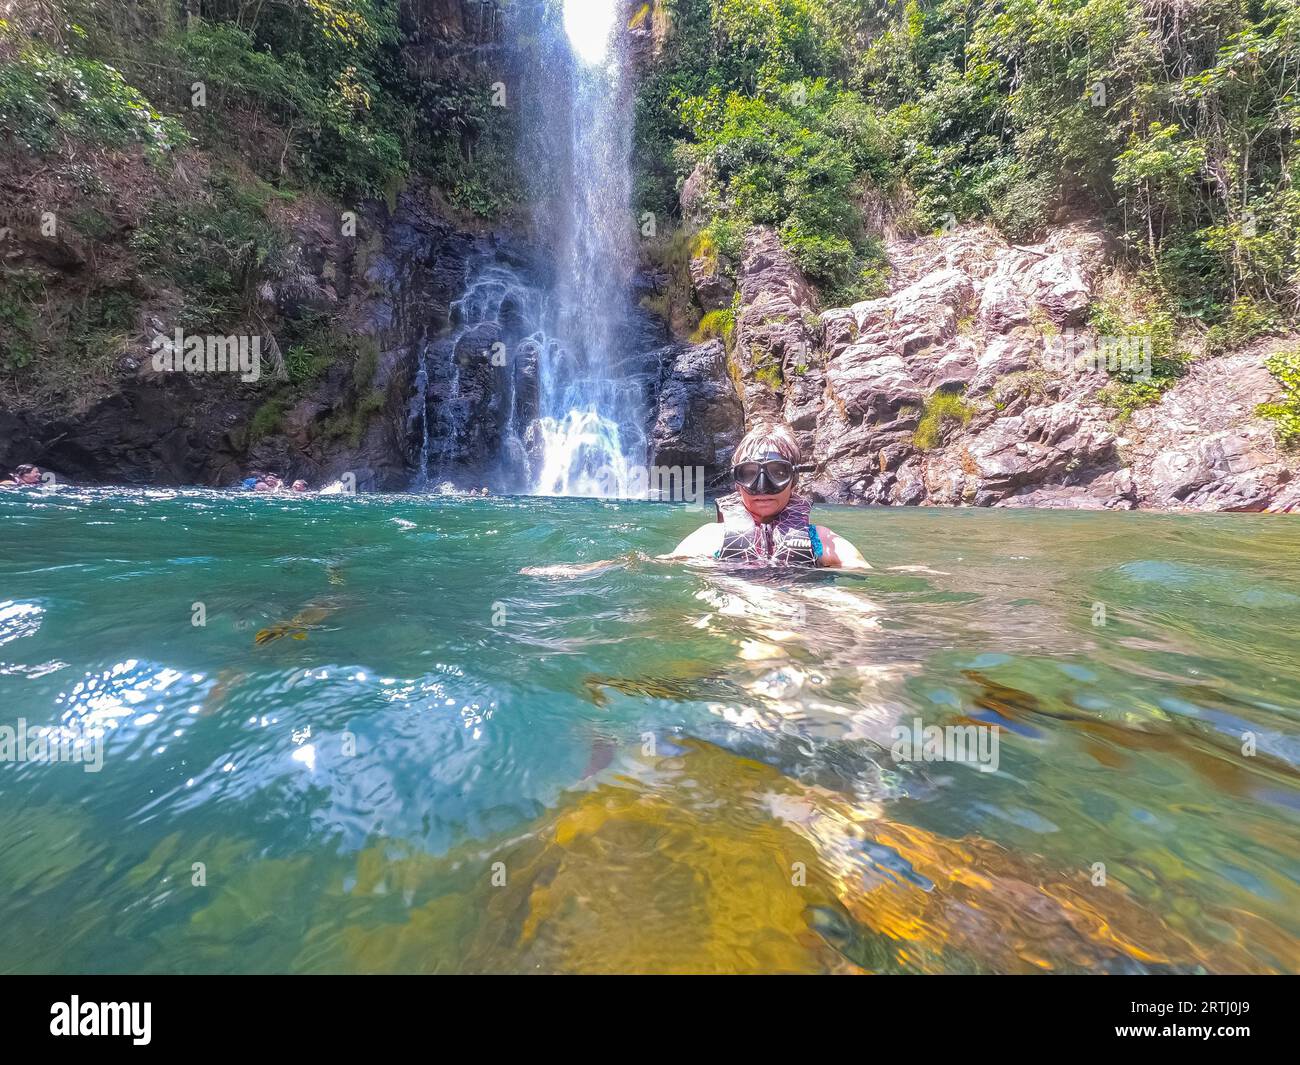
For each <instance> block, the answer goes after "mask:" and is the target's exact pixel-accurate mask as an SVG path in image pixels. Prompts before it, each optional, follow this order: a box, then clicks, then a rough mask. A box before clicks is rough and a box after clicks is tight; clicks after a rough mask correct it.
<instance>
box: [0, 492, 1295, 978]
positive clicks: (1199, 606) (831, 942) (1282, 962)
mask: <svg viewBox="0 0 1300 1065" xmlns="http://www.w3.org/2000/svg"><path fill="white" fill-rule="evenodd" d="M819 513H820V520H821V521H822V522H823V523H825V524H829V525H831V526H832V527H833V528H835V529H836V530H837V531H839V532H842V533H844V534H846V535H848V536H849V537H850V538H851V539H853V540H854V541H856V542H857V544H858V545H859V547H860V548H861V549H862V550H863V552H864V553H865V554H866V555H867V556H868V558H870V559H871V560H872V562H873V563H874V564H875V565H876V567H877V569H876V571H875V572H873V573H871V574H869V575H866V576H859V575H854V574H832V573H822V572H818V573H810V574H802V575H792V574H775V575H774V574H764V573H748V574H746V573H737V572H734V571H733V572H722V571H717V570H713V571H710V570H705V569H695V568H691V567H686V566H680V565H665V564H662V563H657V562H654V561H651V560H650V559H649V558H648V556H649V555H652V554H654V553H655V552H658V551H661V550H665V549H667V548H668V547H669V546H671V545H672V544H673V543H674V542H675V541H676V540H677V539H678V538H679V537H680V536H682V535H684V534H685V533H686V532H688V531H689V530H690V529H691V528H693V527H694V525H696V524H697V523H699V521H701V520H702V515H701V514H700V513H699V512H696V511H691V510H689V509H688V508H685V507H677V506H668V505H653V504H644V503H628V502H597V501H590V500H565V499H489V500H472V501H471V500H447V499H439V498H434V497H413V496H390V497H355V498H347V497H333V498H296V497H275V498H270V497H260V496H259V497H252V496H247V495H239V496H236V495H228V494H222V493H213V492H197V491H196V492H186V493H175V492H169V491H150V492H127V491H73V490H68V489H63V490H59V491H37V492H33V493H21V494H20V493H14V492H10V493H0V725H9V726H13V727H14V728H17V726H18V724H19V721H20V719H21V720H22V722H23V723H24V725H25V727H26V728H27V729H29V730H30V729H35V728H38V727H40V726H58V727H63V728H64V729H65V730H67V732H69V733H74V734H76V735H78V736H82V737H84V736H86V735H92V736H93V735H97V734H99V733H102V735H103V741H102V742H103V748H102V751H103V766H102V770H101V771H99V772H97V773H92V772H85V771H84V770H85V766H84V765H78V764H51V763H49V762H40V761H24V760H10V761H8V762H3V763H0V971H5V972H33V971H60V972H63V971H67V972H118V971H136V970H143V971H158V972H208V971H238V972H283V971H292V972H336V971H345V972H351V971H363V972H388V971H403V972H411V971H420V972H423V971H439V972H485V971H490V972H502V971H505V972H515V971H564V972H591V971H597V972H609V971H613V972H623V971H643V970H650V971H691V972H752V971H782V972H853V971H864V970H865V971H870V972H1029V971H1064V972H1079V971H1092V972H1151V971H1178V972H1199V971H1231V972H1237V971H1249V972H1268V971H1296V970H1297V969H1300V942H1298V937H1300V888H1298V887H1297V874H1298V873H1300V846H1298V844H1297V840H1298V839H1300V832H1298V831H1297V828H1298V826H1300V787H1297V784H1298V781H1300V775H1298V773H1297V767H1298V765H1300V721H1298V717H1300V662H1298V661H1297V659H1298V657H1300V656H1297V654H1296V651H1297V646H1300V522H1297V521H1296V520H1295V519H1293V518H1287V517H1284V516H1263V515H1259V516H1256V515H1233V516H1222V517H1210V516H1190V515H1186V516H1185V515H1149V514H1110V513H1101V514H1091V513H1084V514H1078V513H1053V512H1008V511H996V512H993V511H952V510H942V511H941V510H921V511H915V510H854V509H848V508H838V507H832V508H822V509H821V510H820V512H819ZM607 558H621V559H623V563H622V564H620V565H619V566H616V567H612V568H608V569H603V570H599V571H597V572H593V573H588V574H583V575H579V576H563V575H560V574H554V575H550V576H534V575H528V574H523V573H521V572H520V570H521V568H523V567H525V566H530V565H549V564H553V563H564V562H582V561H592V560H597V559H607ZM895 567H907V568H906V569H898V568H895ZM196 622H202V624H197V623H196ZM917 721H919V722H920V723H921V724H923V725H939V726H944V725H963V724H978V725H987V726H996V727H997V737H998V747H997V767H996V771H994V772H987V771H983V770H982V769H981V767H979V766H976V765H973V764H970V763H969V762H965V763H963V762H951V761H924V760H910V761H906V760H904V761H900V760H898V759H896V758H895V757H894V756H893V752H892V751H891V748H892V747H893V746H894V744H895V742H896V738H897V734H896V733H895V731H894V730H895V728H896V727H897V726H899V725H900V724H901V725H902V726H904V727H906V728H908V729H911V728H912V726H913V722H917ZM917 727H919V726H917ZM87 730H89V731H87ZM1252 751H1253V753H1251V752H1252ZM988 768H991V767H989V766H985V767H984V769H988Z"/></svg>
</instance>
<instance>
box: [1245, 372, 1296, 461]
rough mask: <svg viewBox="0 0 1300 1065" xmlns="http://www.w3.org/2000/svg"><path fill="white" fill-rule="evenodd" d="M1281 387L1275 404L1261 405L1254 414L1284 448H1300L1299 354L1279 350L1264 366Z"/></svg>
mask: <svg viewBox="0 0 1300 1065" xmlns="http://www.w3.org/2000/svg"><path fill="white" fill-rule="evenodd" d="M1264 365H1265V366H1267V367H1268V371H1269V373H1271V374H1272V375H1273V376H1274V377H1275V378H1277V380H1278V383H1279V384H1281V386H1282V398H1281V399H1280V400H1279V401H1278V402H1276V403H1261V404H1260V405H1259V406H1258V407H1256V408H1255V413H1256V414H1258V415H1259V416H1260V417H1261V418H1264V419H1266V420H1267V421H1269V422H1271V423H1272V425H1273V433H1274V435H1275V436H1276V437H1277V442H1278V444H1280V445H1281V446H1282V447H1285V448H1296V447H1300V351H1281V352H1278V353H1277V354H1275V355H1271V356H1269V358H1268V359H1267V360H1266V361H1265V363H1264Z"/></svg>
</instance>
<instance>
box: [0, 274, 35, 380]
mask: <svg viewBox="0 0 1300 1065" xmlns="http://www.w3.org/2000/svg"><path fill="white" fill-rule="evenodd" d="M0 280H3V282H4V284H3V285H0V348H2V349H3V350H4V352H5V362H4V368H5V369H6V370H8V371H10V372H13V371H16V370H22V369H25V368H26V367H27V366H29V365H30V364H31V362H32V360H33V359H34V358H35V357H36V348H37V331H36V322H37V313H38V312H37V300H38V298H39V296H40V293H41V288H42V286H41V280H40V277H39V276H38V275H37V274H36V273H34V272H33V271H30V270H9V269H5V270H4V271H3V272H2V273H0Z"/></svg>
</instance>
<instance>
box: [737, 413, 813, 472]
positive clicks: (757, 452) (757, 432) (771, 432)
mask: <svg viewBox="0 0 1300 1065" xmlns="http://www.w3.org/2000/svg"><path fill="white" fill-rule="evenodd" d="M772 451H775V452H776V453H777V454H778V455H780V456H781V457H782V458H783V459H786V460H787V461H789V462H791V463H793V464H794V465H796V466H797V465H799V459H800V451H799V442H798V441H797V440H796V439H795V438H794V433H792V432H791V431H790V427H789V426H788V425H785V424H783V423H782V422H759V423H758V424H757V425H755V426H754V428H752V429H751V430H750V431H749V432H747V433H746V434H745V437H744V439H743V440H741V441H740V443H739V444H737V445H736V450H735V452H734V453H733V454H732V456H731V462H732V465H736V464H738V463H741V462H755V461H758V460H761V459H762V458H763V456H764V455H766V454H768V453H769V452H772Z"/></svg>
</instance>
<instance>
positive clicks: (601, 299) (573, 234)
mask: <svg viewBox="0 0 1300 1065" xmlns="http://www.w3.org/2000/svg"><path fill="white" fill-rule="evenodd" d="M621 10H622V8H621V4H620V0H525V3H524V4H523V5H521V6H520V7H517V8H515V9H513V11H512V13H511V16H510V21H511V22H512V23H514V25H510V26H509V27H508V30H507V32H508V33H509V34H511V35H512V37H511V43H512V44H513V45H514V47H515V56H516V68H517V69H516V75H515V78H514V79H513V80H514V84H515V86H516V88H515V101H514V106H517V107H518V108H519V119H520V141H521V143H520V162H521V170H522V172H523V173H524V175H525V177H526V180H527V182H528V185H529V188H528V192H529V197H530V201H531V203H532V214H533V223H534V226H533V228H534V231H535V234H536V240H537V244H538V246H539V248H541V249H545V252H546V255H545V256H539V258H543V257H545V258H548V259H549V260H550V261H549V262H547V263H546V265H545V267H535V268H531V269H530V268H527V267H521V266H519V265H518V264H517V263H504V262H502V261H500V259H499V257H495V256H494V255H493V254H492V252H491V250H490V249H484V250H483V253H482V254H481V255H479V256H477V257H476V259H475V260H474V261H473V262H471V263H470V265H469V270H468V272H467V278H466V283H465V290H464V293H463V295H462V297H461V298H460V299H459V300H457V301H456V302H455V303H454V304H453V305H452V314H451V328H450V331H449V332H448V333H447V334H446V335H445V336H442V337H439V338H438V339H436V340H435V341H433V342H431V343H428V344H425V345H423V347H422V353H421V357H420V369H419V373H418V374H417V377H416V393H415V395H414V396H413V399H412V408H411V422H412V425H413V427H414V428H413V435H414V436H415V438H416V439H417V440H418V441H419V442H420V452H419V459H418V461H419V468H418V472H417V477H416V482H415V484H414V486H413V487H415V488H416V489H417V490H421V489H424V488H425V487H427V486H429V485H431V484H434V483H437V482H438V481H440V480H443V479H448V480H452V481H458V480H464V477H463V476H459V475H461V474H465V475H470V476H473V477H474V478H475V480H476V481H478V483H485V482H486V483H492V484H494V486H495V487H497V488H498V489H500V490H504V491H519V492H532V493H537V494H544V495H588V496H592V495H594V496H611V495H638V494H643V490H642V489H641V488H640V486H641V485H643V484H644V478H642V477H639V476H638V473H639V471H640V468H641V467H642V466H643V465H644V464H645V462H646V460H647V436H646V425H645V422H646V416H647V411H648V409H649V403H650V398H651V392H652V389H653V384H654V378H655V375H656V370H657V367H656V366H655V365H653V361H654V360H653V359H649V358H648V357H647V356H648V353H649V350H650V349H651V348H653V347H654V346H655V343H654V340H653V339H651V340H649V341H648V340H647V337H648V334H650V333H652V332H653V330H652V329H648V328H647V324H646V315H645V312H644V311H641V310H640V309H639V308H638V307H636V306H635V305H634V303H633V301H632V297H631V291H632V282H633V275H634V272H635V269H636V263H637V258H638V256H637V247H636V228H635V222H634V216H633V211H632V206H631V161H630V155H631V138H632V115H631V94H630V85H629V84H628V79H627V77H626V72H625V59H624V57H623V56H622V55H621V54H620V50H619V48H618V46H617V44H618V42H617V41H616V34H615V26H616V24H617V22H618V17H619V12H620V11H621ZM522 27H527V32H524V31H523V29H522ZM494 352H500V353H501V354H502V355H503V358H502V359H500V360H497V359H495V358H490V359H488V360H487V361H486V364H485V362H484V356H485V354H487V353H494ZM473 359H477V360H478V362H477V364H475V365H470V364H469V363H468V362H467V360H473ZM435 381H436V386H435V385H434V384H433V383H432V382H435ZM485 390H490V391H491V392H492V396H491V399H490V400H488V401H485V399H484V393H485ZM485 411H486V412H488V413H487V416H485V415H484V412H485ZM476 421H479V422H484V423H485V424H475V423H476ZM485 433H486V434H489V435H491V436H492V437H493V445H492V450H493V453H494V455H495V461H494V463H493V464H492V469H490V470H487V469H480V468H477V467H475V468H472V469H467V468H466V463H465V462H464V458H463V456H465V455H466V454H471V453H477V452H476V451H475V450H474V449H473V448H472V447H470V446H469V444H468V442H469V441H470V440H471V439H472V438H474V437H475V436H476V435H478V436H480V437H481V436H483V434H485ZM480 465H481V464H480Z"/></svg>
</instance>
